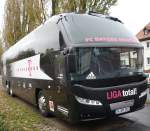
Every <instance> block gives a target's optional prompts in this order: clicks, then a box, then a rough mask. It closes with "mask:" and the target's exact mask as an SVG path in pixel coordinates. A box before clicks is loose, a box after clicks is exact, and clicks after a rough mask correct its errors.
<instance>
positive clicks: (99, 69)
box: [70, 47, 143, 80]
mask: <svg viewBox="0 0 150 131" xmlns="http://www.w3.org/2000/svg"><path fill="white" fill-rule="evenodd" d="M74 53H75V54H74V55H75V57H76V58H75V63H76V65H75V66H76V71H75V72H73V73H70V74H71V79H72V80H85V79H89V80H90V79H106V78H115V77H124V76H129V75H136V74H138V73H140V72H142V69H143V49H142V48H111V47H109V48H108V47H107V48H100V47H86V48H76V49H75V51H74Z"/></svg>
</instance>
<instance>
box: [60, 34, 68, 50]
mask: <svg viewBox="0 0 150 131" xmlns="http://www.w3.org/2000/svg"><path fill="white" fill-rule="evenodd" d="M59 44H60V50H63V49H64V48H65V47H66V43H65V40H64V38H63V35H62V33H61V32H59Z"/></svg>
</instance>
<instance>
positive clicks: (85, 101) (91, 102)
mask: <svg viewBox="0 0 150 131" xmlns="http://www.w3.org/2000/svg"><path fill="white" fill-rule="evenodd" d="M75 98H76V100H77V101H78V102H79V103H81V104H85V105H94V106H102V105H103V104H102V103H101V102H100V101H98V100H90V99H86V98H81V97H78V96H75Z"/></svg>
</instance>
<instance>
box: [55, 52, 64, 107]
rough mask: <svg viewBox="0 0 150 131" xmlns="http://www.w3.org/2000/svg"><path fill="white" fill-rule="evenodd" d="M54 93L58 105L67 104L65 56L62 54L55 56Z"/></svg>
mask: <svg viewBox="0 0 150 131" xmlns="http://www.w3.org/2000/svg"><path fill="white" fill-rule="evenodd" d="M54 68H55V94H56V96H55V97H56V102H57V105H58V106H63V107H64V106H65V105H66V104H67V96H66V93H65V86H66V74H65V57H64V55H63V54H57V55H56V56H55V67H54Z"/></svg>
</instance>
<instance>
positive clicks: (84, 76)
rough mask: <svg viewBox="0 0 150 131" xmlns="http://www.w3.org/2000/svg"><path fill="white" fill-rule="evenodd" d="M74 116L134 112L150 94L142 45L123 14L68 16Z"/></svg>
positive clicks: (72, 116) (106, 115) (94, 116)
mask: <svg viewBox="0 0 150 131" xmlns="http://www.w3.org/2000/svg"><path fill="white" fill-rule="evenodd" d="M64 23H65V24H64V27H65V29H66V32H67V34H68V38H69V39H70V41H71V43H72V44H71V46H70V48H71V51H70V53H69V54H68V79H69V80H70V82H69V88H70V93H69V95H70V96H69V101H70V105H71V106H70V118H71V119H72V120H73V121H78V120H80V121H84V120H93V119H99V118H105V117H108V116H114V115H121V114H124V113H129V112H133V111H136V110H139V109H141V108H143V107H144V104H145V101H146V98H147V94H146V91H147V83H146V76H145V74H144V73H143V47H142V46H141V44H140V43H139V42H138V41H137V39H136V38H135V37H134V36H133V35H132V34H131V33H130V32H129V31H128V30H127V29H126V28H125V27H124V25H123V24H122V23H121V22H120V21H119V20H118V19H112V18H108V17H102V16H93V15H89V14H84V15H81V14H74V15H70V16H68V17H67V20H65V21H64Z"/></svg>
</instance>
